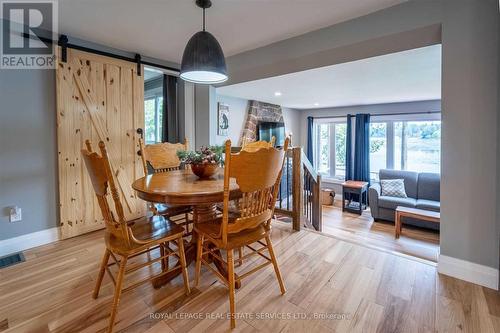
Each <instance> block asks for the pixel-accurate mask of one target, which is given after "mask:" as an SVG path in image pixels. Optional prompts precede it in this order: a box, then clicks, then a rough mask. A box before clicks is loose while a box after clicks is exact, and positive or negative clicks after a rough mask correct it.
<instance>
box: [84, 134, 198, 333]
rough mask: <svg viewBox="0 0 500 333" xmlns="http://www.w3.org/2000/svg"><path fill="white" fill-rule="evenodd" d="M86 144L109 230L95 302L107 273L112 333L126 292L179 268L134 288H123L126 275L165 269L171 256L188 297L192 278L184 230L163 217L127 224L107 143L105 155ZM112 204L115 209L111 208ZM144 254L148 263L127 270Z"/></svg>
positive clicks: (102, 148)
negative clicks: (172, 244)
mask: <svg viewBox="0 0 500 333" xmlns="http://www.w3.org/2000/svg"><path fill="white" fill-rule="evenodd" d="M85 144H86V146H87V149H82V156H83V160H84V161H85V165H86V166H87V171H88V173H89V175H90V179H91V181H92V185H93V187H94V191H95V194H96V196H97V201H98V203H99V207H100V208H101V212H102V216H103V218H104V223H105V227H106V232H105V234H104V240H105V243H106V250H105V252H104V256H103V258H102V262H101V267H100V270H99V275H98V277H97V281H96V285H95V289H94V293H93V297H94V299H95V298H97V297H98V295H99V290H100V288H101V283H102V280H103V277H104V274H105V272H107V273H108V274H109V275H110V277H111V281H112V282H113V283H114V285H115V292H114V297H113V304H112V307H111V315H110V318H109V325H108V330H107V331H108V332H112V331H113V325H114V321H115V317H116V312H117V309H118V304H119V302H120V296H121V293H122V292H125V291H128V290H130V289H133V288H135V287H137V286H139V285H141V284H143V283H146V282H148V281H152V280H153V279H155V278H158V277H160V276H163V275H165V274H168V273H169V272H171V271H173V270H175V269H177V268H173V269H172V270H168V269H162V271H161V272H160V273H158V274H156V275H154V276H150V277H147V278H145V279H142V280H140V281H138V282H135V283H133V284H130V285H129V286H128V287H126V288H122V285H123V280H124V278H125V275H126V274H128V273H133V272H136V271H138V270H139V269H142V268H146V267H148V266H150V265H153V264H156V263H158V262H161V263H162V267H165V266H164V261H166V260H168V258H169V257H170V256H174V257H177V259H178V261H179V262H180V266H181V270H182V276H183V278H184V288H185V293H186V294H189V293H190V289H189V278H188V273H187V269H186V259H185V255H184V242H183V240H182V235H183V233H184V228H182V227H181V226H179V225H177V224H175V223H172V222H170V221H169V220H167V219H165V218H164V217H163V216H159V215H154V216H152V217H142V218H139V219H136V220H132V221H126V220H125V216H124V213H123V206H122V203H121V201H120V196H119V192H118V190H117V187H116V185H115V180H114V177H113V173H112V171H111V167H110V163H109V160H108V154H107V152H106V147H105V145H104V142H102V141H101V142H99V149H100V151H101V155H99V154H98V153H96V152H93V151H92V147H91V144H90V141H88V140H87V141H86V143H85ZM109 196H111V200H109ZM111 202H112V203H113V205H110V203H111ZM170 241H176V244H178V246H177V250H176V251H174V250H172V249H171V248H170V247H169V246H167V245H166V244H168V243H169V242H170ZM156 249H160V250H161V253H160V256H159V257H156V258H154V259H151V257H152V256H151V251H154V250H156ZM142 254H148V258H147V259H148V260H147V261H145V262H140V263H137V264H133V265H128V267H127V262H128V261H129V260H130V259H131V258H134V257H137V256H140V255H142ZM110 257H111V258H112V259H113V260H112V262H111V263H109V261H110ZM114 265H117V266H118V273H117V275H114V274H113V273H112V271H111V269H110V268H111V267H112V266H114Z"/></svg>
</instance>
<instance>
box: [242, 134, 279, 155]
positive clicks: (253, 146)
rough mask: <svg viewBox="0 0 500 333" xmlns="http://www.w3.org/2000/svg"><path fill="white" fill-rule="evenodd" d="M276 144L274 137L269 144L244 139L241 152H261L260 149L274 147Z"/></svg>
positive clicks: (263, 141) (262, 141)
mask: <svg viewBox="0 0 500 333" xmlns="http://www.w3.org/2000/svg"><path fill="white" fill-rule="evenodd" d="M275 143H276V137H275V136H274V135H273V136H272V138H271V141H269V142H267V141H265V140H260V141H253V142H249V141H247V139H243V142H242V143H241V150H245V151H256V150H259V149H260V148H270V147H274V145H275Z"/></svg>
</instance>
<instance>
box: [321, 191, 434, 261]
mask: <svg viewBox="0 0 500 333" xmlns="http://www.w3.org/2000/svg"><path fill="white" fill-rule="evenodd" d="M340 205H341V203H340V201H336V202H335V205H334V206H323V232H324V233H327V234H331V235H334V236H336V237H339V238H341V239H345V240H349V241H354V242H356V243H361V244H364V245H368V246H374V247H377V248H381V249H384V250H387V251H394V252H398V253H403V254H407V255H411V256H415V257H418V258H422V259H425V260H429V261H432V262H437V260H438V256H439V232H438V231H434V230H429V229H424V228H417V227H412V226H407V225H405V224H404V225H403V232H402V234H401V237H400V238H399V239H396V238H395V237H394V223H391V222H374V221H373V218H372V216H371V214H370V211H369V210H365V211H364V212H363V214H362V215H358V214H352V213H347V212H344V213H342V208H341V206H340Z"/></svg>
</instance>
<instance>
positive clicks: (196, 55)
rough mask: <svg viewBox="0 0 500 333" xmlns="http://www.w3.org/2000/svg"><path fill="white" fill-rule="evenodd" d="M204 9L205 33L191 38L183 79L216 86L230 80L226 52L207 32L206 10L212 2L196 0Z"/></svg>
mask: <svg viewBox="0 0 500 333" xmlns="http://www.w3.org/2000/svg"><path fill="white" fill-rule="evenodd" d="M196 5H197V6H198V7H200V8H202V9H203V31H199V32H197V33H195V34H194V35H193V37H191V39H190V40H189V42H188V43H187V45H186V48H185V49H184V54H183V56H182V63H181V74H180V76H181V78H182V79H183V80H185V81H189V82H194V83H201V84H215V83H221V82H224V81H226V80H227V79H228V76H227V68H226V60H225V59H224V52H223V51H222V48H221V46H220V44H219V42H218V41H217V39H215V37H214V36H213V35H212V34H211V33H209V32H208V31H206V30H205V9H207V8H210V7H211V6H212V2H211V1H210V0H196Z"/></svg>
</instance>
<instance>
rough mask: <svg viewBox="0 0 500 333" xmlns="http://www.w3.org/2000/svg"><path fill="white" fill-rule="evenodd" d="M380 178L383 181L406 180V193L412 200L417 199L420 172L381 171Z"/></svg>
mask: <svg viewBox="0 0 500 333" xmlns="http://www.w3.org/2000/svg"><path fill="white" fill-rule="evenodd" d="M379 178H380V180H382V179H404V183H405V192H406V195H407V196H408V197H410V198H415V199H416V198H417V181H418V172H413V171H402V170H390V169H381V170H380V172H379Z"/></svg>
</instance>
